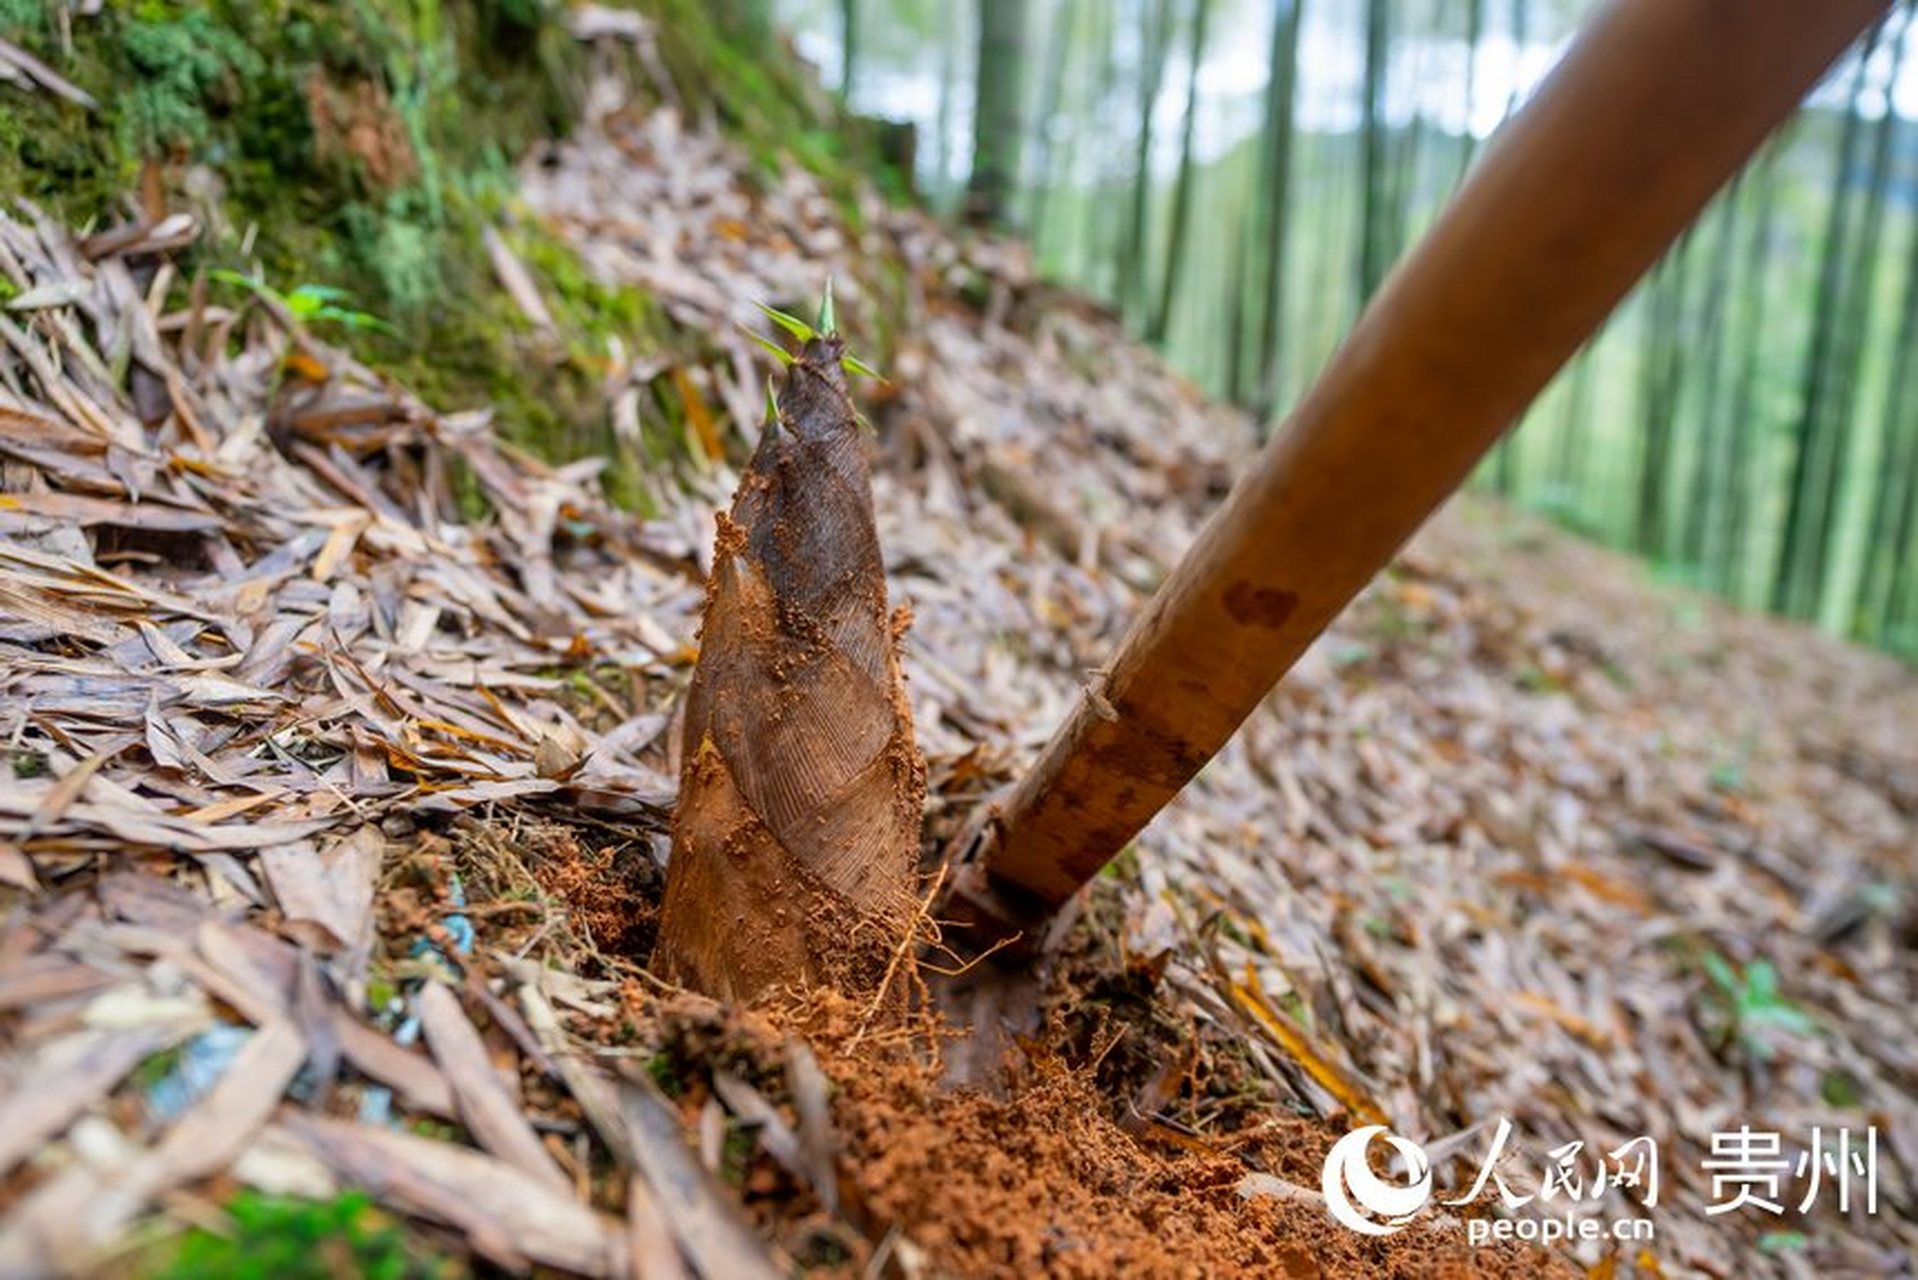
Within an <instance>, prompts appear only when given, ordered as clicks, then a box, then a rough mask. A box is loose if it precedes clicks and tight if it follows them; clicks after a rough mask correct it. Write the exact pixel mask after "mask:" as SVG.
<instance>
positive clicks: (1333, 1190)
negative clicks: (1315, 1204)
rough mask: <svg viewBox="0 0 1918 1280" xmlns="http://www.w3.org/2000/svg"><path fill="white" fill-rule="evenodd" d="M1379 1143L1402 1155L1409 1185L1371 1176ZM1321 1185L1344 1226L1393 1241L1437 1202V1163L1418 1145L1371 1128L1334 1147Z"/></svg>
mask: <svg viewBox="0 0 1918 1280" xmlns="http://www.w3.org/2000/svg"><path fill="white" fill-rule="evenodd" d="M1374 1138H1383V1139H1384V1141H1385V1145H1386V1146H1388V1147H1390V1148H1391V1149H1392V1150H1394V1151H1396V1152H1398V1155H1399V1159H1400V1160H1402V1161H1404V1162H1405V1169H1406V1176H1407V1181H1405V1182H1391V1181H1388V1180H1386V1179H1385V1178H1382V1177H1380V1176H1379V1175H1378V1174H1376V1173H1374V1172H1372V1164H1371V1161H1370V1160H1369V1159H1368V1158H1367V1156H1368V1153H1369V1150H1370V1148H1371V1146H1372V1139H1374ZM1319 1185H1320V1187H1321V1189H1322V1190H1324V1192H1325V1207H1326V1208H1327V1209H1329V1210H1330V1211H1331V1213H1332V1216H1333V1217H1334V1218H1336V1219H1338V1221H1339V1222H1340V1224H1341V1225H1343V1226H1347V1227H1350V1228H1351V1229H1352V1230H1354V1231H1357V1232H1360V1233H1362V1234H1364V1235H1368V1236H1389V1235H1391V1234H1392V1233H1393V1232H1395V1231H1398V1230H1399V1229H1401V1228H1402V1227H1404V1226H1405V1224H1406V1223H1408V1222H1410V1221H1411V1220H1412V1218H1413V1216H1414V1215H1415V1214H1417V1213H1418V1211H1419V1210H1420V1209H1423V1208H1424V1207H1425V1202H1426V1201H1427V1200H1430V1199H1431V1198H1432V1163H1431V1161H1429V1160H1427V1159H1426V1158H1425V1152H1424V1150H1423V1149H1421V1148H1420V1147H1419V1145H1418V1144H1417V1143H1415V1142H1413V1141H1411V1140H1410V1139H1407V1138H1401V1137H1399V1136H1398V1135H1397V1134H1396V1133H1393V1132H1391V1131H1390V1130H1388V1129H1387V1128H1386V1127H1385V1126H1384V1125H1382V1124H1368V1125H1366V1126H1365V1127H1364V1128H1363V1129H1354V1130H1353V1131H1352V1132H1351V1133H1348V1134H1346V1135H1345V1136H1344V1137H1343V1138H1340V1139H1339V1140H1338V1141H1337V1142H1336V1143H1334V1144H1333V1145H1332V1150H1331V1151H1329V1152H1327V1153H1326V1157H1325V1172H1324V1173H1323V1174H1322V1175H1321V1176H1320V1178H1319Z"/></svg>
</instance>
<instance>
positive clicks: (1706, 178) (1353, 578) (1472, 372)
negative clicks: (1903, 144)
mask: <svg viewBox="0 0 1918 1280" xmlns="http://www.w3.org/2000/svg"><path fill="white" fill-rule="evenodd" d="M1887 7H1888V5H1887V4H1886V3H1884V2H1883V0H1611V3H1608V4H1606V5H1605V6H1604V7H1603V8H1601V9H1600V10H1599V11H1598V12H1597V13H1596V14H1595V15H1594V16H1593V17H1592V19H1591V20H1590V22H1589V24H1588V26H1587V27H1586V29H1585V30H1584V31H1583V32H1582V33H1581V34H1580V36H1579V37H1578V39H1577V40H1576V41H1575V43H1574V44H1573V46H1572V48H1571V50H1570V51H1569V53H1568V54H1567V55H1566V57H1565V60H1564V61H1563V63H1562V64H1561V65H1560V66H1559V67H1558V68H1557V69H1556V70H1555V71H1554V72H1553V73H1552V75H1551V76H1550V77H1549V78H1548V79H1547V80H1546V82H1545V83H1544V85H1543V86H1541V88H1540V89H1539V91H1538V93H1537V95H1536V97H1535V98H1534V99H1533V101H1532V102H1531V103H1530V104H1529V105H1527V106H1526V107H1525V108H1524V109H1523V111H1522V112H1521V113H1520V114H1519V115H1518V116H1517V118H1515V119H1514V120H1513V121H1512V122H1511V123H1510V125H1508V126H1507V127H1506V128H1505V130H1504V131H1503V132H1501V133H1500V134H1499V136H1498V137H1497V138H1496V139H1495V140H1494V142H1493V143H1492V144H1491V146H1490V147H1488V148H1487V150H1486V152H1485V154H1484V156H1483V158H1482V159H1481V160H1480V162H1479V164H1478V166H1477V167H1476V169H1475V170H1474V171H1473V172H1472V174H1471V176H1470V177H1469V178H1468V180H1467V181H1466V182H1465V184H1464V185H1463V187H1462V188H1461V190H1460V191H1459V193H1458V195H1457V196H1456V198H1455V199H1454V200H1453V201H1452V203H1451V206H1450V207H1449V208H1448V209H1447V210H1446V211H1445V212H1444V214H1443V215H1442V216H1441V217H1440V219H1439V220H1438V223H1437V224H1436V225H1435V226H1434V227H1433V228H1432V230H1431V232H1430V234H1429V235H1427V236H1426V237H1425V239H1424V241H1423V242H1422V243H1421V244H1420V245H1419V246H1418V247H1417V249H1416V250H1415V251H1414V252H1413V253H1412V254H1411V255H1410V256H1409V257H1408V258H1407V259H1406V260H1405V261H1404V262H1403V264H1402V265H1400V266H1399V268H1398V269H1397V271H1396V272H1394V274H1393V275H1392V276H1391V278H1390V279H1389V280H1388V281H1387V282H1386V284H1385V287H1384V288H1383V289H1382V290H1381V291H1380V293H1379V295H1378V296H1377V297H1376V298H1375V299H1374V300H1373V302H1372V303H1371V305H1370V306H1369V307H1368V308H1367V309H1366V311H1365V313H1364V315H1363V316H1361V317H1360V319H1359V322H1358V324H1357V326H1356V327H1355V328H1354V329H1353V331H1352V333H1351V335H1350V336H1349V337H1348V338H1347V340H1346V342H1345V344H1344V346H1343V347H1342V348H1341V349H1340V350H1339V351H1338V352H1337V354H1336V355H1335V356H1334V357H1333V358H1332V360H1331V362H1330V363H1329V364H1328V365H1327V367H1326V368H1325V370H1324V371H1323V372H1322V373H1321V374H1320V376H1319V379H1318V381H1317V383H1316V384H1315V385H1314V386H1313V387H1312V388H1311V389H1310V390H1309V391H1308V392H1307V393H1306V395H1305V397H1304V399H1303V400H1301V401H1300V403H1299V405H1298V406H1297V408H1296V409H1295V410H1294V412H1293V414H1292V416H1291V419H1290V421H1288V422H1287V423H1286V424H1285V426H1284V428H1283V429H1282V430H1281V431H1280V432H1279V433H1278V434H1277V435H1276V436H1275V438H1274V439H1273V440H1272V442H1271V443H1270V445H1268V446H1267V448H1266V449H1265V451H1264V453H1263V454H1262V456H1261V457H1260V458H1259V459H1258V461H1257V463H1256V464H1255V465H1254V467H1253V469H1252V470H1251V471H1250V472H1249V473H1248V474H1247V475H1246V476H1245V477H1244V478H1243V479H1242V480H1241V481H1240V482H1239V484H1238V486H1237V487H1236V488H1235V489H1234V490H1233V492H1232V494H1231V496H1230V497H1229V498H1228V499H1227V500H1226V502H1225V504H1224V506H1223V507H1222V508H1221V509H1220V511H1219V512H1218V513H1217V514H1216V515H1215V516H1214V517H1213V519H1212V520H1211V522H1210V523H1209V524H1208V525H1207V526H1206V528H1205V529H1204V531H1203V532H1202V533H1201V534H1200V536H1199V538H1198V540H1197V542H1196V543H1195V544H1194V545H1193V547H1192V548H1191V550H1190V551H1188V552H1187V554H1186V556H1185V558H1184V559H1183V560H1182V561H1181V562H1180V564H1179V567H1178V569H1177V571H1176V572H1175V573H1174V574H1173V575H1172V577H1171V578H1170V579H1169V580H1167V582H1166V583H1165V585H1164V586H1163V587H1162V588H1161V589H1160V590H1159V592H1158V594H1157V595H1156V596H1155V597H1154V598H1153V599H1152V601H1151V603H1150V604H1149V605H1148V606H1147V608H1146V610H1145V612H1144V614H1143V615H1142V616H1141V617H1140V618H1139V619H1138V621H1137V622H1136V623H1135V624H1134V625H1133V627H1132V629H1131V631H1130V632H1129V633H1128V634H1127V636H1126V638H1125V640H1124V642H1123V643H1122V644H1121V646H1120V649H1119V653H1118V655H1117V657H1116V658H1115V659H1114V660H1113V661H1112V662H1111V663H1109V664H1108V667H1107V672H1108V674H1107V676H1106V679H1105V682H1104V686H1103V689H1102V690H1101V692H1102V693H1103V695H1104V702H1105V703H1106V704H1109V706H1110V708H1111V710H1114V711H1116V712H1117V713H1118V714H1117V717H1116V718H1109V717H1110V712H1109V711H1106V710H1105V709H1104V708H1102V707H1095V706H1093V705H1091V703H1090V701H1089V700H1088V699H1086V698H1081V700H1080V705H1079V706H1078V707H1077V708H1076V709H1075V710H1074V712H1073V713H1072V715H1071V716H1070V717H1069V718H1068V720H1067V721H1066V723H1065V724H1064V725H1062V726H1061V727H1060V729H1059V731H1058V732H1057V733H1056V734H1055V735H1054V736H1053V738H1052V740H1051V742H1050V743H1049V744H1048V745H1047V747H1046V749H1045V751H1044V753H1043V754H1042V755H1041V756H1040V758H1039V760H1038V761H1037V763H1036V764H1035V765H1034V766H1033V768H1032V770H1031V771H1030V772H1029V773H1028V774H1026V775H1025V777H1024V778H1023V779H1022V780H1021V782H1020V784H1019V785H1018V787H1017V788H1016V789H1015V791H1014V793H1013V795H1012V797H1011V798H1010V800H1009V802H1008V804H1007V806H1006V809H1005V811H1004V813H1003V815H1002V823H1001V825H1000V826H999V827H998V832H997V836H996V839H994V840H993V842H992V843H990V844H989V845H988V846H987V848H986V851H985V853H984V855H983V866H984V869H985V875H984V876H983V877H979V876H978V875H977V874H976V869H971V868H969V869H968V870H975V874H974V875H973V876H972V877H971V879H972V883H973V886H974V887H973V890H972V892H973V893H975V894H976V893H978V892H979V891H980V890H982V889H989V890H993V891H999V892H998V896H999V898H1000V899H1001V902H1002V903H1004V902H1006V901H1007V900H1009V901H1010V902H1011V903H1014V904H1017V905H1019V906H1023V907H1024V908H1026V909H1028V910H1030V909H1033V908H1040V909H1044V908H1050V907H1056V906H1058V905H1059V904H1061V903H1063V902H1064V901H1065V900H1066V899H1067V898H1068V897H1070V896H1071V894H1072V893H1073V891H1074V890H1076V889H1077V888H1079V886H1080V885H1082V884H1084V883H1086V881H1088V880H1089V879H1090V878H1091V877H1092V876H1093V875H1094V874H1095V873H1096V872H1097V871H1098V870H1099V868H1100V867H1101V866H1103V865H1104V864H1105V863H1106V862H1107V861H1108V860H1109V859H1111V858H1112V857H1113V856H1114V855H1116V854H1117V853H1118V852H1119V851H1120V850H1121V849H1123V848H1124V846H1125V845H1126V843H1127V842H1128V841H1130V840H1131V839H1132V838H1133V837H1134V836H1135V835H1137V834H1138V832H1139V831H1140V829H1141V828H1143V827H1144V826H1145V824H1146V823H1147V822H1148V821H1149V820H1150V819H1151V818H1152V816H1153V815H1154V814H1156V813H1157V812H1158V811H1159V810H1160V809H1161V808H1163V807H1164V806H1165V805H1166V804H1167V802H1169V801H1170V800H1171V799H1172V797H1173V796H1174V795H1176V794H1177V793H1178V792H1179V790H1180V789H1181V788H1182V787H1183V786H1184V785H1185V784H1186V783H1187V782H1188V781H1190V780H1191V778H1192V777H1193V775H1194V774H1196V773H1197V772H1198V771H1199V769H1200V768H1201V767H1202V766H1203V765H1204V764H1205V762H1206V761H1207V760H1209V759H1210V758H1211V757H1212V755H1213V754H1214V753H1215V752H1217V751H1218V750H1219V748H1220V747H1221V746H1223V745H1224V744H1225V742H1226V740H1227V739H1228V738H1230V737H1231V735H1232V733H1233V732H1234V731H1235V730H1236V729H1237V728H1238V726H1239V724H1240V723H1241V722H1242V721H1243V720H1244V719H1245V717H1246V716H1247V715H1248V714H1250V712H1251V711H1252V709H1253V707H1255V706H1256V705H1258V703H1259V701H1260V700H1261V699H1262V698H1264V697H1265V695H1266V693H1267V692H1268V691H1269V690H1270V689H1271V688H1272V686H1273V685H1274V684H1276V683H1277V682H1278V680H1279V679H1280V678H1281V677H1282V676H1284V674H1285V673H1286V671H1287V670H1288V669H1289V668H1290V667H1291V666H1292V664H1293V662H1294V661H1296V660H1297V659H1298V657H1299V655H1300V654H1301V653H1302V652H1303V651H1304V650H1305V649H1306V647H1307V646H1308V645H1310V644H1311V642H1312V640H1313V639H1314V638H1315V637H1316V636H1317V635H1318V634H1319V633H1320V631H1322V630H1323V629H1324V628H1325V626H1326V625H1327V623H1329V622H1330V621H1331V620H1332V618H1333V617H1334V616H1336V615H1337V614H1338V612H1339V611H1340V610H1341V609H1343V608H1344V607H1345V605H1346V604H1347V603H1348V602H1349V601H1350V600H1351V599H1352V597H1353V596H1354V595H1355V594H1357V593H1358V591H1359V590H1360V589H1361V588H1362V587H1364V585H1365V584H1366V583H1367V582H1368V581H1369V580H1370V579H1371V578H1372V576H1373V575H1374V574H1375V573H1377V572H1378V571H1379V569H1380V568H1382V567H1383V566H1384V565H1385V564H1386V563H1387V562H1388V561H1389V560H1390V559H1391V557H1392V556H1393V554H1394V553H1395V552H1396V551H1397V550H1398V548H1399V547H1400V546H1401V545H1403V543H1404V542H1405V541H1406V539H1407V538H1409V537H1410V536H1411V534H1412V533H1413V532H1414V531H1415V530H1416V529H1417V528H1418V526H1419V525H1420V523H1421V522H1423V521H1424V520H1425V519H1426V517H1427V516H1428V515H1430V514H1431V512H1432V511H1433V510H1434V509H1435V508H1436V507H1437V506H1438V505H1439V503H1441V502H1442V501H1444V499H1445V498H1446V497H1447V496H1448V495H1449V494H1451V493H1452V491H1453V490H1454V489H1456V488H1457V487H1458V486H1459V485H1460V484H1461V483H1463V481H1464V480H1465V478H1466V476H1467V475H1468V473H1469V472H1470V471H1471V469H1472V467H1473V465H1474V464H1475V463H1476V462H1477V461H1478V460H1479V458H1480V457H1481V456H1482V455H1483V454H1484V453H1485V451H1486V450H1487V449H1489V448H1490V447H1491V446H1492V444H1493V443H1494V442H1495V441H1496V440H1497V439H1498V437H1499V435H1500V434H1501V433H1502V432H1503V431H1504V430H1505V428H1506V426H1507V425H1508V424H1510V423H1511V422H1513V421H1514V420H1515V419H1516V418H1517V417H1518V415H1519V413H1520V411H1521V410H1523V409H1524V408H1525V406H1526V405H1527V404H1528V403H1530V401H1531V400H1532V398H1533V397H1534V396H1536V395H1537V394H1538V393H1539V391H1540V390H1541V389H1542V388H1543V387H1544V386H1545V384H1546V382H1547V381H1548V380H1549V379H1550V378H1551V377H1552V375H1553V374H1554V373H1555V372H1556V371H1557V370H1558V369H1559V367H1560V366H1561V365H1563V364H1564V362H1565V361H1566V360H1567V359H1569V358H1570V357H1571V355H1572V353H1573V352H1574V351H1575V350H1576V349H1577V348H1578V346H1579V345H1580V344H1581V343H1583V342H1584V341H1585V340H1586V339H1587V338H1588V337H1589V336H1590V335H1591V334H1592V333H1593V331H1594V330H1596V329H1597V327H1598V325H1599V324H1600V323H1601V322H1602V321H1603V320H1604V318H1605V316H1606V314H1607V313H1609V312H1610V311H1611V310H1612V308H1613V307H1614V306H1616V305H1617V304H1618V302H1619V300H1620V299H1621V298H1622V297H1623V296H1624V294H1625V293H1626V292H1627V290H1629V289H1630V287H1631V286H1632V284H1633V282H1634V281H1636V280H1637V279H1638V278H1639V277H1640V276H1641V275H1642V274H1643V273H1644V272H1645V271H1646V270H1647V269H1648V268H1649V267H1650V266H1651V265H1652V263H1653V262H1654V261H1655V260H1656V259H1657V258H1658V256H1659V255H1660V254H1661V253H1662V252H1663V251H1664V250H1665V249H1666V248H1667V247H1668V246H1669V245H1670V244H1671V243H1672V242H1673V241H1674V240H1675V239H1676V238H1677V237H1678V235H1679V234H1680V233H1681V232H1682V231H1683V230H1684V229H1685V227H1686V226H1687V225H1688V224H1689V223H1690V222H1691V221H1692V219H1693V218H1694V217H1696V216H1697V214H1698V213H1699V211H1700V209H1702V208H1703V206H1704V205H1705V203H1706V202H1707V201H1708V200H1709V199H1710V197H1711V195H1712V194H1713V193H1714V192H1715V191H1716V190H1717V189H1718V188H1719V187H1720V186H1721V185H1722V184H1723V183H1724V182H1725V181H1726V180H1727V179H1728V178H1729V177H1730V176H1731V174H1732V173H1733V172H1734V171H1735V170H1736V169H1737V167H1738V166H1739V164H1740V163H1741V162H1743V161H1744V160H1745V159H1746V158H1747V157H1748V156H1749V155H1750V154H1751V153H1752V152H1753V151H1754V150H1756V149H1757V147H1758V145H1759V144H1760V143H1761V142H1762V141H1763V139H1764V138H1765V136H1766V135H1767V134H1769V133H1770V132H1771V131H1772V130H1773V129H1774V128H1775V127H1776V126H1777V125H1778V124H1779V123H1781V122H1782V121H1783V120H1784V119H1785V118H1786V117H1787V116H1788V115H1789V114H1790V112H1791V110H1792V108H1793V106H1794V105H1795V104H1796V103H1797V102H1798V101H1799V100H1800V98H1801V97H1802V96H1803V95H1804V94H1805V93H1806V92H1807V90H1809V89H1810V87H1811V86H1812V85H1813V84H1814V83H1815V82H1816V80H1817V78H1818V76H1819V74H1820V73H1821V72H1822V71H1823V70H1824V69H1825V68H1826V67H1827V66H1829V65H1830V64H1831V62H1832V61H1833V60H1834V59H1835V58H1836V57H1837V56H1838V54H1839V53H1840V52H1841V51H1842V50H1843V49H1844V48H1845V46H1846V45H1847V44H1848V43H1849V42H1850V41H1851V40H1852V39H1853V38H1854V37H1855V36H1857V35H1858V34H1859V33H1860V32H1861V31H1863V30H1864V29H1865V28H1866V27H1867V26H1869V25H1870V24H1871V22H1872V21H1873V19H1875V18H1876V17H1878V16H1879V15H1880V14H1881V13H1882V12H1883V11H1884V10H1885V9H1886V8H1887ZM981 878H983V880H984V881H985V883H984V885H979V884H978V881H979V880H980V879H981ZM962 883H963V881H962Z"/></svg>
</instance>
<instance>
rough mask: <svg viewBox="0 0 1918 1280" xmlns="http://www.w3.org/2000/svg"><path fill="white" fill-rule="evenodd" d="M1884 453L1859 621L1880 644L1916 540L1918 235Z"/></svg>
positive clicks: (1895, 349) (1901, 317)
mask: <svg viewBox="0 0 1918 1280" xmlns="http://www.w3.org/2000/svg"><path fill="white" fill-rule="evenodd" d="M1881 430H1882V432H1883V440H1884V449H1883V454H1882V456H1881V457H1880V458H1879V462H1878V481H1877V484H1875V485H1874V486H1873V489H1872V498H1871V513H1870V517H1869V522H1868V524H1867V528H1868V529H1870V531H1871V533H1870V539H1869V541H1867V543H1866V544H1865V546H1866V550H1865V555H1866V561H1865V581H1864V585H1863V587H1862V588H1861V590H1860V593H1859V596H1860V598H1859V607H1858V612H1859V616H1860V617H1861V618H1862V619H1864V621H1865V623H1866V625H1867V626H1868V627H1869V628H1870V635H1871V637H1872V638H1874V639H1878V640H1883V639H1885V638H1887V633H1888V630H1889V628H1890V625H1891V621H1892V602H1893V597H1894V594H1895V590H1896V586H1897V582H1896V569H1897V566H1898V564H1899V562H1900V560H1901V557H1902V554H1903V551H1904V548H1905V546H1906V544H1907V543H1909V541H1910V538H1911V526H1910V520H1911V513H1912V509H1913V504H1914V502H1915V501H1918V235H1914V236H1913V237H1912V241H1911V250H1910V253H1909V255H1908V259H1907V262H1906V265H1905V287H1904V291H1903V296H1902V299H1901V301H1900V303H1899V307H1898V336H1897V340H1896V342H1894V343H1893V345H1892V366H1891V385H1890V390H1889V392H1888V394H1887V395H1886V397H1885V414H1884V421H1883V425H1882V428H1881Z"/></svg>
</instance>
